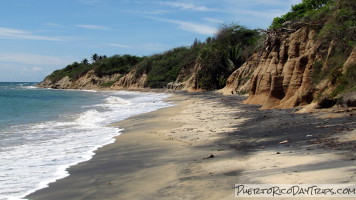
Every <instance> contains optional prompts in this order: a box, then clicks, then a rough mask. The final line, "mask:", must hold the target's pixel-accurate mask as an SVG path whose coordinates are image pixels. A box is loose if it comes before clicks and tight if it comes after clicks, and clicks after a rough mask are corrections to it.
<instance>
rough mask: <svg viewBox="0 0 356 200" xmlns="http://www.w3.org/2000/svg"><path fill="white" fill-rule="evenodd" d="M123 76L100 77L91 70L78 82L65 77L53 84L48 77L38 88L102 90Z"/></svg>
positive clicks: (116, 74)
mask: <svg viewBox="0 0 356 200" xmlns="http://www.w3.org/2000/svg"><path fill="white" fill-rule="evenodd" d="M121 76H122V75H121V74H118V73H115V74H112V75H107V76H101V77H99V76H98V75H96V74H95V73H94V70H89V71H88V72H86V73H84V75H82V76H80V77H79V78H78V79H76V80H72V79H71V78H70V77H69V76H64V77H63V78H61V79H60V80H58V81H55V82H53V81H52V80H51V79H50V78H49V77H47V78H46V79H45V80H43V81H42V82H40V83H39V84H38V86H39V87H44V88H53V89H100V88H102V87H103V85H104V84H106V83H110V82H115V81H116V80H117V79H118V78H119V77H121Z"/></svg>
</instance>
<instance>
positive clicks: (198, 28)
mask: <svg viewBox="0 0 356 200" xmlns="http://www.w3.org/2000/svg"><path fill="white" fill-rule="evenodd" d="M150 18H151V19H154V20H158V21H164V22H168V23H172V24H177V25H179V26H178V27H179V29H181V30H184V31H188V32H193V33H198V34H201V35H214V34H215V33H216V32H217V29H216V28H215V27H212V26H208V25H205V24H198V23H193V22H187V21H181V20H173V19H164V18H157V17H150Z"/></svg>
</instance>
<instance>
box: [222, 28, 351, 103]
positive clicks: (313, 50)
mask: <svg viewBox="0 0 356 200" xmlns="http://www.w3.org/2000/svg"><path fill="white" fill-rule="evenodd" d="M315 34H316V33H315V31H314V30H313V29H310V28H308V27H302V28H298V29H297V30H294V31H292V32H291V31H290V30H288V32H286V31H285V32H283V31H281V32H273V33H270V34H269V35H268V37H267V39H266V44H265V49H263V50H262V51H260V52H259V53H258V54H254V55H253V56H252V57H251V58H250V59H249V61H247V62H246V63H245V64H244V65H243V66H241V67H240V68H239V69H237V70H236V71H235V72H234V73H233V74H232V75H231V76H230V77H229V79H228V81H227V84H226V87H225V88H224V89H223V90H221V91H222V92H223V93H225V94H232V93H236V92H241V91H243V90H247V91H248V93H249V97H248V99H247V100H246V101H245V103H248V104H260V105H262V108H265V109H267V108H292V107H297V106H303V105H306V104H310V103H311V102H313V101H314V100H315V99H316V97H317V96H318V95H319V96H320V95H321V94H322V93H323V92H324V93H330V91H331V90H332V89H333V88H332V85H331V83H330V81H328V80H324V81H322V82H321V83H319V84H317V85H315V84H314V83H313V80H312V79H313V72H314V69H313V68H314V66H315V64H316V63H317V62H320V63H322V65H324V66H325V65H328V57H329V55H330V53H331V52H332V50H333V42H331V43H330V45H329V48H325V47H324V48H321V46H320V43H318V42H317V41H316V40H315ZM355 55H356V51H355V49H354V50H353V52H352V53H351V55H350V57H349V59H348V60H347V61H346V62H345V64H344V67H343V71H346V69H347V68H348V67H350V66H355V63H356V62H355ZM328 90H329V91H328Z"/></svg>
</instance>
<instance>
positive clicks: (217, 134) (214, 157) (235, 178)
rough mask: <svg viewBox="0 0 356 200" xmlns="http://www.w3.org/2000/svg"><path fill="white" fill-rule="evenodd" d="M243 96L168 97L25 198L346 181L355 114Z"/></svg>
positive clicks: (214, 192)
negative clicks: (255, 101)
mask: <svg viewBox="0 0 356 200" xmlns="http://www.w3.org/2000/svg"><path fill="white" fill-rule="evenodd" d="M245 98H246V97H243V96H239V95H231V96H223V95H221V94H217V93H212V92H205V93H184V92H177V93H173V94H172V96H171V97H169V98H168V99H166V101H167V102H170V103H172V104H175V106H171V107H167V108H162V109H159V110H156V111H153V112H150V113H145V114H141V115H137V116H134V117H131V118H129V119H126V120H124V121H120V122H118V123H115V124H114V125H113V126H118V127H119V128H123V129H124V130H123V132H122V134H121V135H120V136H118V137H116V141H115V143H113V144H109V145H106V146H104V147H102V148H100V149H98V150H97V151H96V152H95V155H94V157H93V158H92V159H91V160H89V161H86V162H82V163H79V164H77V165H75V166H72V167H70V168H69V169H68V172H69V174H70V176H68V177H66V178H64V179H60V180H57V181H56V182H55V183H51V184H49V187H48V188H44V189H41V190H39V191H37V192H35V193H33V194H30V195H29V196H28V197H26V198H28V199H31V200H42V199H43V200H49V199H51V200H55V199H66V200H72V199H73V200H74V199H75V200H81V199H83V200H84V199H85V200H91V199H93V200H94V199H95V200H98V199H108V200H111V199H112V200H113V199H237V198H236V197H235V193H234V192H235V190H234V187H235V184H355V183H356V176H355V169H356V168H355V166H356V161H355V158H356V154H355V152H356V151H355V150H356V146H355V137H356V131H355V127H356V117H355V116H356V115H355V110H350V109H349V110H345V109H343V110H335V111H328V112H326V113H325V112H315V113H301V111H299V113H296V112H297V111H298V110H299V108H297V109H284V110H276V109H271V110H261V109H259V106H255V105H246V104H243V103H242V101H243V100H244V99H245ZM239 199H241V198H239ZM249 199H250V198H249Z"/></svg>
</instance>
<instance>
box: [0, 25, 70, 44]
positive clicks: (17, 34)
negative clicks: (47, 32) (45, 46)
mask: <svg viewBox="0 0 356 200" xmlns="http://www.w3.org/2000/svg"><path fill="white" fill-rule="evenodd" d="M0 38H3V39H22V40H45V41H63V40H64V39H63V38H60V37H49V36H41V35H35V34H33V33H31V32H29V31H25V30H20V29H13V28H6V27H0Z"/></svg>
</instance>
